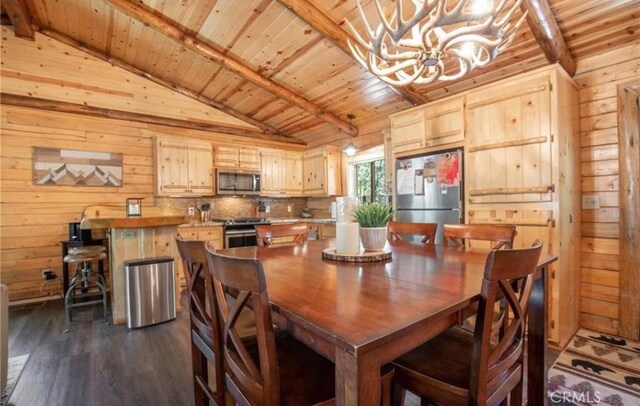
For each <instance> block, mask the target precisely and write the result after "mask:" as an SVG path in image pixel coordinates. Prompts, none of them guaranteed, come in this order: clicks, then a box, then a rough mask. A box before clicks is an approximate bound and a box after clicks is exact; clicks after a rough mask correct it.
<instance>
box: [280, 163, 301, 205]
mask: <svg viewBox="0 0 640 406" xmlns="http://www.w3.org/2000/svg"><path fill="white" fill-rule="evenodd" d="M284 191H285V193H286V194H287V195H289V196H299V195H301V194H302V155H301V154H295V155H292V154H287V155H286V156H285V157H284Z"/></svg>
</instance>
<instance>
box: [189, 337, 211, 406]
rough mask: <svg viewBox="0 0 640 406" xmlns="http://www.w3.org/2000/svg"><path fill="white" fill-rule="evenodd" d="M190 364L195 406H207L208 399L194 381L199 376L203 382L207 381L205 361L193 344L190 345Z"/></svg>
mask: <svg viewBox="0 0 640 406" xmlns="http://www.w3.org/2000/svg"><path fill="white" fill-rule="evenodd" d="M191 362H192V363H193V365H192V369H193V398H194V403H195V406H209V397H208V396H207V395H206V394H205V392H204V390H203V389H202V388H201V387H200V385H199V384H198V381H197V380H196V377H197V376H200V377H202V381H203V382H208V381H209V379H208V372H209V371H208V369H207V359H206V358H205V356H204V355H203V354H202V353H201V352H200V350H199V349H198V347H196V345H195V344H193V342H192V343H191Z"/></svg>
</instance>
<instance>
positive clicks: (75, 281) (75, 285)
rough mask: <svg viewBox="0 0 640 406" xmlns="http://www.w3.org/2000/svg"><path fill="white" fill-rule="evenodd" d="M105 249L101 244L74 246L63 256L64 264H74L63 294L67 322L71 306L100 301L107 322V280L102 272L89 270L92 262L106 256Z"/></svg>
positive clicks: (86, 304)
mask: <svg viewBox="0 0 640 406" xmlns="http://www.w3.org/2000/svg"><path fill="white" fill-rule="evenodd" d="M106 251H107V249H106V248H105V247H104V246H102V245H92V246H85V247H74V248H70V249H69V251H68V253H67V255H65V257H64V258H63V261H64V262H65V263H66V264H70V265H71V264H75V266H76V271H75V274H74V276H73V278H71V281H70V282H69V288H68V289H67V291H66V292H65V295H64V307H65V313H66V317H67V323H70V322H71V318H72V309H73V308H75V307H82V306H91V305H94V304H98V303H102V307H103V312H104V320H105V323H108V322H109V320H108V317H107V313H108V307H107V281H106V279H105V277H104V275H103V274H101V273H97V274H94V273H93V272H92V270H91V263H92V262H94V261H103V260H104V259H105V258H106V257H107V254H106ZM92 287H96V288H97V289H98V290H97V291H91V288H92ZM78 291H80V293H78ZM91 299H93V300H91Z"/></svg>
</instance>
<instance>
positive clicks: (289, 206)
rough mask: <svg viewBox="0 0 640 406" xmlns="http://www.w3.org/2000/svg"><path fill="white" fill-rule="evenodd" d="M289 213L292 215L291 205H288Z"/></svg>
mask: <svg viewBox="0 0 640 406" xmlns="http://www.w3.org/2000/svg"><path fill="white" fill-rule="evenodd" d="M287 213H291V205H290V204H288V205H287Z"/></svg>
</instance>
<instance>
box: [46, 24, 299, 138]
mask: <svg viewBox="0 0 640 406" xmlns="http://www.w3.org/2000/svg"><path fill="white" fill-rule="evenodd" d="M39 31H40V33H42V34H44V35H46V36H47V37H49V38H53V39H55V40H56V41H60V42H62V43H63V44H66V45H69V46H70V47H73V48H75V49H77V50H79V51H82V52H86V53H88V54H89V55H91V56H93V57H95V58H98V59H102V60H103V61H106V62H109V63H110V64H112V65H113V66H117V67H118V68H121V69H124V70H126V71H128V72H131V73H133V74H135V75H138V76H140V77H143V78H145V79H148V80H150V81H152V82H155V83H157V84H159V85H161V86H164V87H166V88H167V89H169V90H172V91H174V92H177V93H180V94H182V95H184V96H187V97H189V98H191V99H194V100H197V101H199V102H200V103H203V104H206V105H207V106H210V107H213V108H215V109H218V110H220V111H222V112H223V113H226V114H228V115H230V116H233V117H235V118H237V119H239V120H242V121H244V122H246V123H249V124H252V125H254V126H256V127H258V128H260V129H261V130H263V131H264V132H266V133H269V134H275V135H281V136H283V137H285V138H291V139H293V137H290V136H287V135H283V134H281V133H280V131H279V130H278V129H277V128H275V127H272V126H270V125H268V124H265V123H262V122H260V121H258V120H256V119H254V118H252V117H249V116H247V115H246V114H243V113H240V112H239V111H236V110H234V109H232V108H229V107H227V106H225V105H224V104H222V103H220V102H217V101H215V100H213V99H210V98H208V97H205V96H203V95H201V94H199V93H197V92H194V91H193V90H190V89H187V88H185V87H182V86H178V85H175V84H173V83H171V82H169V81H167V80H164V79H161V78H159V77H157V76H154V75H152V74H150V73H149V72H147V71H144V70H142V69H139V68H136V67H135V66H133V65H131V64H129V63H127V62H125V61H123V60H122V59H119V58H116V57H114V56H111V55H108V54H106V53H104V52H102V51H100V50H98V49H96V48H93V47H91V46H89V45H87V44H85V43H82V42H79V41H77V40H75V39H73V38H71V37H69V36H67V35H65V34H62V33H60V32H58V31H56V30H53V29H50V28H40V30H39Z"/></svg>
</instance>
